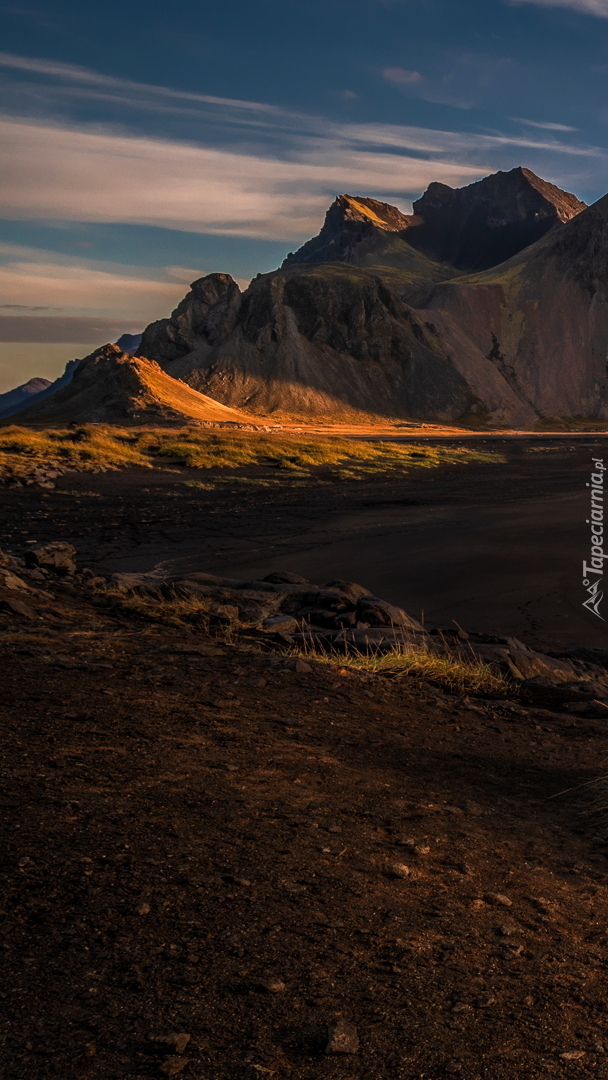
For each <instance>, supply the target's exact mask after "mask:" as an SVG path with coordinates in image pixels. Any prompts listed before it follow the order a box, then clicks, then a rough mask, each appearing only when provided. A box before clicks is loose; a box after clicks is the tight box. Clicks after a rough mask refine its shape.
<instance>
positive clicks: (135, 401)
mask: <svg viewBox="0 0 608 1080" xmlns="http://www.w3.org/2000/svg"><path fill="white" fill-rule="evenodd" d="M75 363H76V364H77V367H76V368H75V370H74V374H73V377H72V380H71V382H70V383H69V385H67V386H64V387H63V388H62V389H61V390H58V391H57V392H56V393H55V394H53V396H52V397H50V398H47V399H46V400H45V401H42V402H40V404H38V405H32V406H30V407H29V408H27V409H25V410H24V411H23V412H22V413H21V414H20V415H19V423H28V424H67V423H72V422H76V423H97V424H158V425H169V426H174V425H175V426H182V425H187V424H192V423H193V422H194V423H201V422H202V423H210V422H211V423H217V422H224V423H226V422H228V423H238V424H242V423H251V417H250V416H246V415H245V414H244V413H240V412H237V411H236V410H234V409H229V408H226V406H224V405H221V404H220V403H219V402H218V401H212V400H211V399H210V398H208V397H205V395H203V394H198V393H196V391H195V390H192V389H191V388H190V387H188V386H185V385H184V383H183V382H179V381H177V380H176V379H172V378H171V377H170V376H169V375H166V374H165V372H164V371H162V370H161V368H160V367H159V366H158V364H156V363H154V361H151V360H146V359H143V358H141V359H137V358H136V357H134V356H130V355H129V354H128V353H123V352H122V350H121V349H120V347H119V346H118V345H104V346H103V347H102V348H101V349H97V350H96V351H95V352H94V353H91V355H90V356H87V357H86V358H85V359H84V360H79V361H75Z"/></svg>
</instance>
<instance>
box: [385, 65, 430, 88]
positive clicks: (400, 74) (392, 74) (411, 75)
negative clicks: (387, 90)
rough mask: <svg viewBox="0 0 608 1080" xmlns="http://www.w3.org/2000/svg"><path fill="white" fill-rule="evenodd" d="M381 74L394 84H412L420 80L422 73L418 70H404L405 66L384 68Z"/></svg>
mask: <svg viewBox="0 0 608 1080" xmlns="http://www.w3.org/2000/svg"><path fill="white" fill-rule="evenodd" d="M382 75H383V76H384V78H385V79H386V80H387V82H390V83H393V85H394V86H412V85H413V84H414V83H419V82H422V75H421V74H420V72H419V71H406V69H405V68H400V67H387V68H384V71H383V72H382Z"/></svg>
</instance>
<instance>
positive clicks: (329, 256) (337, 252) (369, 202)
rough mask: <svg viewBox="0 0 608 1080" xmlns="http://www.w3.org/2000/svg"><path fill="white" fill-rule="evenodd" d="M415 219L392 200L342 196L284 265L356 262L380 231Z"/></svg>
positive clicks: (396, 229)
mask: <svg viewBox="0 0 608 1080" xmlns="http://www.w3.org/2000/svg"><path fill="white" fill-rule="evenodd" d="M412 221H413V218H412V217H411V215H410V216H408V215H407V214H402V213H401V211H400V210H398V209H397V207H396V206H391V204H390V203H383V202H378V200H377V199H367V198H363V197H362V196H359V195H357V196H353V195H338V197H337V199H334V201H333V203H332V204H331V206H330V208H329V210H328V211H327V213H326V215H325V222H324V224H323V228H322V229H321V232H320V233H319V235H318V236H315V237H313V239H312V240H309V241H308V242H307V243H306V244H304V245H303V247H301V248H300V249H299V251H296V252H295V254H293V253H291V254H289V255H288V256H287V258H286V259H285V262H284V263H283V266H284V267H288V266H291V265H293V264H295V263H321V262H356V261H357V258H358V256H360V254H362V253H363V252H364V251H367V250H368V248H369V246H370V242H371V244H372V245H373V243H374V237H375V236H377V234H378V230H382V232H383V233H386V232H394V233H397V232H402V231H403V229H406V228H407V227H408V225H411V223H412Z"/></svg>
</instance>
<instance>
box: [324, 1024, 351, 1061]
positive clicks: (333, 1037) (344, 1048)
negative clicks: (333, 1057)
mask: <svg viewBox="0 0 608 1080" xmlns="http://www.w3.org/2000/svg"><path fill="white" fill-rule="evenodd" d="M358 1049H359V1035H358V1033H357V1029H356V1027H355V1025H354V1024H350V1023H349V1022H348V1020H336V1023H335V1024H332V1026H331V1027H330V1028H329V1031H328V1039H327V1046H326V1047H325V1053H326V1054H356V1053H357V1051H358Z"/></svg>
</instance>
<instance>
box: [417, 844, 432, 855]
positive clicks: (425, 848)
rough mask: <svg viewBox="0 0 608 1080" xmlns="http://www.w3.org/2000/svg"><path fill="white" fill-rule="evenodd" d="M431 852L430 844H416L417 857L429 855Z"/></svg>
mask: <svg viewBox="0 0 608 1080" xmlns="http://www.w3.org/2000/svg"><path fill="white" fill-rule="evenodd" d="M430 850H431V849H430V847H429V845H428V844H415V845H414V853H415V854H416V855H428V853H429V851H430Z"/></svg>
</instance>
